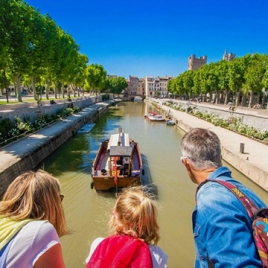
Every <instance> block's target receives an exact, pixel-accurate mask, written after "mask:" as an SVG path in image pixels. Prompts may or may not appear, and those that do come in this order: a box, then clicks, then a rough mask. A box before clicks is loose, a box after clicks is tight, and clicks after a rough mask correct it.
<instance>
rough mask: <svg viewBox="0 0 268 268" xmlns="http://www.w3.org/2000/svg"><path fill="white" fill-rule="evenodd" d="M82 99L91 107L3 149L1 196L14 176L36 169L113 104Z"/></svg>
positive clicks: (84, 104) (0, 177) (0, 176)
mask: <svg viewBox="0 0 268 268" xmlns="http://www.w3.org/2000/svg"><path fill="white" fill-rule="evenodd" d="M82 102H83V103H81V107H83V106H86V105H87V106H89V107H88V108H84V109H83V110H82V111H81V112H79V113H78V114H75V115H72V116H69V117H68V118H66V119H64V120H62V121H60V122H58V123H55V124H53V125H51V126H49V127H47V128H45V129H42V130H41V131H38V132H36V133H32V134H31V135H30V136H28V137H25V138H23V139H21V140H19V141H16V142H14V143H13V144H10V145H7V146H5V147H3V148H2V149H1V151H0V155H1V156H0V158H1V159H2V161H1V163H0V198H1V196H2V194H3V193H4V191H5V190H6V188H7V187H8V185H9V184H10V183H11V182H12V181H13V180H14V178H16V177H17V176H18V175H19V174H21V173H23V172H25V171H28V170H32V169H34V168H36V167H37V166H38V165H39V164H41V163H42V161H44V160H45V159H46V158H47V157H48V156H49V155H50V154H52V153H53V152H54V151H55V150H56V149H58V148H59V147H60V146H61V145H62V144H63V143H65V142H66V141H67V140H68V139H70V138H71V137H72V136H73V135H74V134H75V133H76V132H77V130H78V129H79V128H81V127H82V126H83V125H84V124H85V123H87V122H94V121H95V120H96V119H97V118H98V116H99V115H100V114H102V113H103V112H105V111H106V110H107V107H108V106H109V105H110V104H109V103H103V102H101V103H97V104H94V105H90V104H89V103H88V102H87V100H83V101H82ZM23 148H25V149H23Z"/></svg>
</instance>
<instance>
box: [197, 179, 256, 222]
mask: <svg viewBox="0 0 268 268" xmlns="http://www.w3.org/2000/svg"><path fill="white" fill-rule="evenodd" d="M209 181H212V182H217V183H219V184H221V185H223V186H224V187H225V188H227V189H228V190H230V191H231V192H232V193H233V194H234V195H235V196H236V197H237V198H238V199H239V200H240V201H241V203H242V205H243V206H244V207H245V210H246V211H247V213H248V215H249V217H250V218H251V220H253V218H254V216H255V213H256V212H257V211H258V208H257V207H256V205H255V204H254V203H253V202H252V201H251V199H250V198H249V197H248V196H246V195H245V194H244V193H242V192H241V191H240V190H239V189H238V188H237V187H236V186H235V185H233V184H232V183H230V182H227V181H223V180H205V181H204V182H203V183H201V184H200V185H199V187H198V188H197V191H198V190H199V189H200V187H201V186H202V185H203V184H205V183H207V182H209ZM197 191H196V194H197Z"/></svg>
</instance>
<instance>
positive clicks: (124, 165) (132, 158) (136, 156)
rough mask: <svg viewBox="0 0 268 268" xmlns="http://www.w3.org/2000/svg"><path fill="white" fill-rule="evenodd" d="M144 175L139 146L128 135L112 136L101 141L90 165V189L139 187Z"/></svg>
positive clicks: (120, 131) (106, 189) (105, 189)
mask: <svg viewBox="0 0 268 268" xmlns="http://www.w3.org/2000/svg"><path fill="white" fill-rule="evenodd" d="M143 174H144V170H143V165H142V158H141V153H140V149H139V145H138V143H137V142H136V141H134V140H132V139H130V138H129V134H128V133H123V132H122V129H121V128H120V129H119V133H117V134H112V135H111V136H110V139H107V140H105V141H103V142H102V143H101V145H100V147H99V149H98V152H97V155H96V157H95V159H94V162H93V165H92V173H91V177H92V180H93V182H92V183H91V188H92V189H93V188H95V190H96V191H108V190H116V191H117V190H119V189H120V188H124V187H129V186H134V185H141V184H142V178H141V177H142V175H143Z"/></svg>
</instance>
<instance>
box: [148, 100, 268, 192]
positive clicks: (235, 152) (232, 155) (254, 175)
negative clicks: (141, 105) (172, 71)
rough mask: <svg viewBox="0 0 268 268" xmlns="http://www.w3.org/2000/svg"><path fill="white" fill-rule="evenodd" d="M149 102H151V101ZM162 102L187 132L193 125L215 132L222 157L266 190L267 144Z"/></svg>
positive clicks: (164, 108) (267, 176)
mask: <svg viewBox="0 0 268 268" xmlns="http://www.w3.org/2000/svg"><path fill="white" fill-rule="evenodd" d="M147 101H148V100H147ZM149 102H151V103H152V101H149ZM163 102H164V100H163V101H159V100H158V104H159V106H160V109H162V110H163V111H165V112H167V111H169V110H170V114H171V117H172V119H173V120H174V121H175V122H176V125H177V126H178V127H180V128H181V129H182V130H184V131H185V132H188V131H189V130H190V129H191V128H193V127H201V128H207V129H210V130H212V131H213V132H215V133H216V134H217V135H218V136H219V138H220V140H221V144H222V158H223V159H224V160H225V161H226V162H227V163H229V164H230V165H232V166H233V167H234V168H236V169H237V170H239V171H240V172H241V173H242V174H244V175H245V176H247V177H248V178H249V179H251V180H252V181H254V182H255V183H256V184H258V185H259V186H261V187H262V188H263V189H265V190H266V191H268V165H267V155H268V146H267V145H264V144H262V143H260V142H258V141H255V140H252V139H250V138H247V137H245V136H242V135H239V134H237V133H235V132H232V131H230V130H227V129H224V128H222V127H218V126H215V125H213V124H211V123H209V122H207V121H204V120H201V119H199V118H197V117H195V116H193V115H190V114H188V113H186V112H181V111H177V110H175V109H172V108H170V107H168V106H165V105H163ZM218 109H220V107H218ZM247 113H250V111H247ZM241 144H243V145H244V152H243V153H241V152H240V146H241Z"/></svg>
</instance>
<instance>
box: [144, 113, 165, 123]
mask: <svg viewBox="0 0 268 268" xmlns="http://www.w3.org/2000/svg"><path fill="white" fill-rule="evenodd" d="M148 119H149V120H150V121H165V117H164V116H162V115H161V114H155V115H148Z"/></svg>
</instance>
